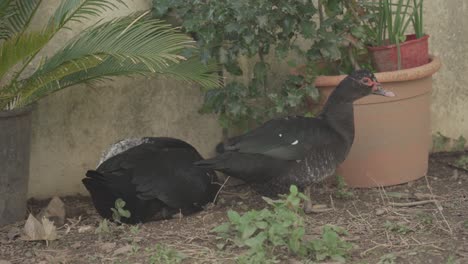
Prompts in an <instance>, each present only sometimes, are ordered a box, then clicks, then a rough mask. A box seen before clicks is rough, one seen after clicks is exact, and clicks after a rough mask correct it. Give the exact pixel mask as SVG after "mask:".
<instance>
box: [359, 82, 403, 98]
mask: <svg viewBox="0 0 468 264" xmlns="http://www.w3.org/2000/svg"><path fill="white" fill-rule="evenodd" d="M359 82H360V83H362V84H363V85H366V86H368V87H371V89H372V94H376V95H382V96H387V97H394V96H395V94H394V93H393V92H391V91H387V90H384V89H383V88H382V84H381V83H379V82H378V81H377V80H376V79H375V77H362V78H361V80H360V81H359Z"/></svg>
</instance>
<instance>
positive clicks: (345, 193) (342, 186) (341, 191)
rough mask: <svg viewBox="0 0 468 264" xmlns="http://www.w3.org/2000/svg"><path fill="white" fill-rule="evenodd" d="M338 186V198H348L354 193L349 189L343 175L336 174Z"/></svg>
mask: <svg viewBox="0 0 468 264" xmlns="http://www.w3.org/2000/svg"><path fill="white" fill-rule="evenodd" d="M336 187H337V191H336V193H335V196H336V198H339V199H347V198H350V197H352V196H353V195H354V194H353V193H352V192H350V191H349V189H348V185H347V184H346V182H345V180H344V178H343V177H342V176H341V175H336Z"/></svg>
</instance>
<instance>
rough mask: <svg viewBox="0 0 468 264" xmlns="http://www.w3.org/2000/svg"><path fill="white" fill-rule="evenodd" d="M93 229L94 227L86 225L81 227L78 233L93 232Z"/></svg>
mask: <svg viewBox="0 0 468 264" xmlns="http://www.w3.org/2000/svg"><path fill="white" fill-rule="evenodd" d="M92 229H93V227H92V226H89V225H85V226H80V228H78V233H80V234H81V233H84V232H88V231H91V230H92Z"/></svg>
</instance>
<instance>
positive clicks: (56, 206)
mask: <svg viewBox="0 0 468 264" xmlns="http://www.w3.org/2000/svg"><path fill="white" fill-rule="evenodd" d="M43 217H46V218H48V219H49V220H50V221H53V222H54V224H55V225H57V226H62V225H63V224H64V223H65V204H64V203H63V202H62V200H60V198H58V197H57V196H54V197H53V198H52V200H50V202H49V204H48V205H47V207H45V208H44V209H42V210H41V212H40V213H39V215H38V216H37V218H38V219H42V218H43Z"/></svg>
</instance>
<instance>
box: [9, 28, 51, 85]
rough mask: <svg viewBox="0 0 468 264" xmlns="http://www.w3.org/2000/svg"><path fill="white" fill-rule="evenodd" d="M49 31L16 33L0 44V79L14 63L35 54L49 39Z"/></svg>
mask: <svg viewBox="0 0 468 264" xmlns="http://www.w3.org/2000/svg"><path fill="white" fill-rule="evenodd" d="M51 34H52V33H51V32H47V31H45V32H31V33H24V34H21V35H17V36H15V37H13V38H10V39H8V40H6V41H4V42H2V43H1V44H0V61H1V63H0V79H1V78H2V77H3V76H4V75H5V73H6V72H7V71H8V70H10V69H11V68H12V67H13V66H14V65H16V64H17V63H19V62H21V61H22V60H23V59H25V58H27V57H29V56H31V55H32V54H35V53H36V52H37V51H39V50H40V49H41V48H42V47H43V46H44V45H45V44H46V43H47V42H48V41H49V39H50V36H51Z"/></svg>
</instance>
